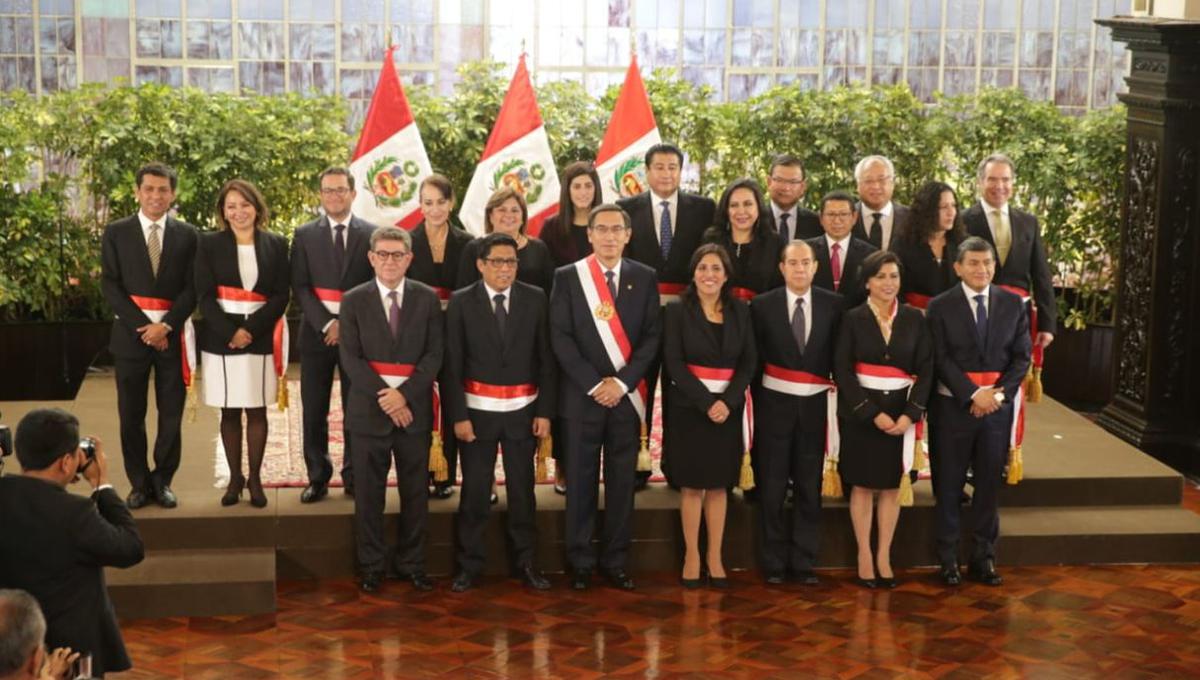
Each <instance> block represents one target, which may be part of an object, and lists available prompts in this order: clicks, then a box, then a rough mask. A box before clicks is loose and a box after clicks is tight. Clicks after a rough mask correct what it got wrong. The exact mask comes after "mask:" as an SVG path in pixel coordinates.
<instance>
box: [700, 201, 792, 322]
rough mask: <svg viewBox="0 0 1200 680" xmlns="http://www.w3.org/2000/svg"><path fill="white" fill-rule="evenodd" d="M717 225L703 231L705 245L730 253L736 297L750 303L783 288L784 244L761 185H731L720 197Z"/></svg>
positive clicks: (732, 282) (732, 284)
mask: <svg viewBox="0 0 1200 680" xmlns="http://www.w3.org/2000/svg"><path fill="white" fill-rule="evenodd" d="M714 222H715V224H714V225H713V226H712V227H710V228H709V229H708V230H707V231H706V232H704V242H705V243H716V244H718V245H720V246H721V247H722V248H724V249H725V252H727V253H729V259H730V260H731V261H732V262H733V273H732V275H731V277H730V278H731V279H732V281H731V286H732V290H733V295H734V297H736V298H738V299H740V300H747V301H748V300H749V299H750V298H752V297H754V296H755V295H757V294H759V293H765V292H767V291H768V290H771V289H772V288H778V287H779V286H782V285H783V275H782V274H780V273H779V253H780V251H782V250H783V246H784V245H785V244H784V242H783V237H781V236H780V235H779V232H778V231H777V230H776V229H775V217H774V213H772V212H771V208H770V206H768V205H767V203H766V201H765V200H764V199H763V193H762V189H760V188H759V186H758V182H755V181H754V180H752V179H747V178H743V179H739V180H738V181H736V182H734V183H733V184H730V185H729V187H728V188H726V189H725V193H723V194H721V202H720V203H718V204H717V213H716V217H715V218H714Z"/></svg>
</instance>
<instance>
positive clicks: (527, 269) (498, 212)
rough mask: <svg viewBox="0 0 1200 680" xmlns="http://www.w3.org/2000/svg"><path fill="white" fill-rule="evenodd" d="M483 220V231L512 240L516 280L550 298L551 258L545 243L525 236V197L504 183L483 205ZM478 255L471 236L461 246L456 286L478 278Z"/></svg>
mask: <svg viewBox="0 0 1200 680" xmlns="http://www.w3.org/2000/svg"><path fill="white" fill-rule="evenodd" d="M483 219H484V230H485V231H486V233H488V234H490V233H492V232H493V231H498V232H500V233H502V234H508V235H509V236H511V237H513V239H514V240H516V242H517V280H518V281H523V282H525V283H528V284H529V285H531V286H537V287H539V288H541V289H542V290H543V291H545V292H546V297H550V287H551V286H552V285H553V284H554V260H553V259H551V257H550V249H549V248H547V247H546V244H545V243H542V242H541V241H540V240H538V239H536V238H534V237H532V236H526V235H525V224H526V222H528V221H529V207H528V206H527V205H526V204H525V197H524V196H522V195H521V194H519V193H518V192H516V191H515V190H513V189H512V188H511V187H508V186H505V187H502V188H500V189H497V190H496V191H495V192H494V193H493V194H492V196H491V198H489V199H488V201H487V205H486V206H485V207H484V213H483ZM478 257H479V239H474V240H472V241H471V242H470V243H468V244H467V245H466V247H464V248H463V253H462V258H461V261H460V262H459V264H458V280H457V281H456V282H455V287H456V288H462V287H464V286H469V285H471V284H472V283H475V282H476V281H478V280H479V269H478V268H477V267H476V265H475V260H476V259H478Z"/></svg>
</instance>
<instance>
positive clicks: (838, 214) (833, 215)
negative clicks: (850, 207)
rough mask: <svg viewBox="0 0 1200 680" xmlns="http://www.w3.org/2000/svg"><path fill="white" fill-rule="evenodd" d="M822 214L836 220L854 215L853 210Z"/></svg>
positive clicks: (846, 218)
mask: <svg viewBox="0 0 1200 680" xmlns="http://www.w3.org/2000/svg"><path fill="white" fill-rule="evenodd" d="M821 214H822V215H823V216H825V217H828V218H830V219H834V220H848V219H850V218H851V217H853V216H854V213H853V212H825V213H821Z"/></svg>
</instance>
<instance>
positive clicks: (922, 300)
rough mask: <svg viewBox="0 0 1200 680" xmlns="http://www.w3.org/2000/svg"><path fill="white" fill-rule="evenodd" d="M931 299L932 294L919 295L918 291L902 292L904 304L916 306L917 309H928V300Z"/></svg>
mask: <svg viewBox="0 0 1200 680" xmlns="http://www.w3.org/2000/svg"><path fill="white" fill-rule="evenodd" d="M932 299H933V297H932V296H930V295H921V294H920V293H905V294H904V302H905V303H906V304H909V305H912V306H913V307H916V308H917V309H928V308H929V301H930V300H932Z"/></svg>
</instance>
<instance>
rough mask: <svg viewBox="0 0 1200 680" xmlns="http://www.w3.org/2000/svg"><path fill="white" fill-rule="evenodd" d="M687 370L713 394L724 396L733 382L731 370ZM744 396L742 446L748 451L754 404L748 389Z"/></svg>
mask: <svg viewBox="0 0 1200 680" xmlns="http://www.w3.org/2000/svg"><path fill="white" fill-rule="evenodd" d="M687 370H688V372H689V373H691V374H692V375H694V376H696V379H697V380H699V381H700V382H701V383H703V384H704V387H705V388H706V389H707V390H708V391H709V392H712V393H713V394H724V393H725V390H727V389H729V383H730V381H732V380H733V369H732V368H710V367H708V366H697V365H696V364H688V365H687ZM744 396H745V399H746V406H745V408H743V409H742V446H743V447H745V450H746V451H749V450H750V447H751V446H753V445H754V402H753V401H752V400H751V398H750V388H749V387H747V388H746V393H745V395H744Z"/></svg>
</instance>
